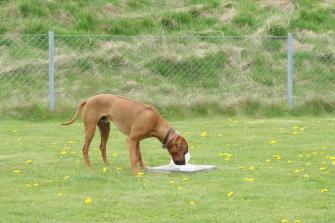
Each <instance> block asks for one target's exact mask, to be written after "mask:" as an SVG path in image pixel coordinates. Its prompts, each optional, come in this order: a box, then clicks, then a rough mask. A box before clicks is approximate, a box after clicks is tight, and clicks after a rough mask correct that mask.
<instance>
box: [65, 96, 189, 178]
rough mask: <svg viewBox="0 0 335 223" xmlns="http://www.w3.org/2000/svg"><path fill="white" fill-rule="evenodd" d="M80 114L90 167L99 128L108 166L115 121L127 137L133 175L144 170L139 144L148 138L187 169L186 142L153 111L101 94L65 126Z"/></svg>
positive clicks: (90, 100)
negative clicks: (109, 143)
mask: <svg viewBox="0 0 335 223" xmlns="http://www.w3.org/2000/svg"><path fill="white" fill-rule="evenodd" d="M80 111H81V112H82V118H83V122H84V126H85V143H84V146H83V150H82V153H83V156H84V161H85V164H86V166H87V167H90V160H89V158H88V149H89V146H90V143H91V141H92V139H93V137H94V134H95V129H96V126H98V127H99V130H100V135H101V144H100V150H101V156H102V160H103V161H104V163H105V164H107V163H108V162H107V158H106V144H107V140H108V137H109V130H110V123H109V121H112V122H113V123H114V124H116V126H117V127H118V129H119V130H120V131H121V132H123V133H124V134H126V135H128V138H127V143H128V150H129V157H130V167H131V168H132V170H133V173H135V174H137V173H139V169H138V167H137V165H136V164H137V163H138V164H139V165H140V167H142V168H143V167H144V163H143V161H142V157H141V152H140V141H141V140H142V139H145V138H149V137H156V138H157V139H158V140H159V141H161V142H162V144H163V148H167V150H168V151H169V153H170V155H171V157H172V160H173V161H174V163H175V164H177V165H185V154H186V153H187V152H188V145H187V142H186V140H185V139H184V138H183V137H182V136H180V135H179V134H178V133H177V132H176V131H175V130H174V129H173V128H172V127H171V126H170V125H169V124H168V122H167V121H166V120H165V119H163V118H162V117H161V116H160V114H159V113H158V111H157V110H156V109H155V108H154V107H152V106H150V105H145V104H141V103H138V102H135V101H132V100H130V99H128V98H125V97H121V96H116V95H111V94H100V95H96V96H93V97H90V98H88V99H87V100H85V101H84V102H82V103H81V104H80V106H79V108H78V110H77V112H76V114H75V116H74V117H73V119H72V120H70V121H69V122H67V123H64V124H63V125H70V124H72V123H73V122H74V121H75V119H76V118H77V116H78V114H79V113H80Z"/></svg>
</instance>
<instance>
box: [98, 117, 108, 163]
mask: <svg viewBox="0 0 335 223" xmlns="http://www.w3.org/2000/svg"><path fill="white" fill-rule="evenodd" d="M98 127H99V130H100V135H101V143H100V151H101V157H102V160H103V162H104V163H105V164H106V165H107V164H108V161H107V157H106V145H107V141H108V137H109V132H110V123H109V121H108V119H107V118H106V117H102V118H101V119H100V120H99V122H98Z"/></svg>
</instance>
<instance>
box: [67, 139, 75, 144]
mask: <svg viewBox="0 0 335 223" xmlns="http://www.w3.org/2000/svg"><path fill="white" fill-rule="evenodd" d="M68 143H69V144H75V143H76V142H75V141H72V140H70V141H69V142H68Z"/></svg>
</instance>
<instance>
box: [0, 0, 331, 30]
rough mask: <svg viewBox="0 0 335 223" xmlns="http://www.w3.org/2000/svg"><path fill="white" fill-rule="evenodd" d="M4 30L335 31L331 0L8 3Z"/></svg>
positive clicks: (25, 0)
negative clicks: (334, 29)
mask: <svg viewBox="0 0 335 223" xmlns="http://www.w3.org/2000/svg"><path fill="white" fill-rule="evenodd" d="M0 4H1V9H0V11H1V13H0V15H1V17H2V19H1V22H0V27H1V32H2V33H32V34H35V33H46V32H47V31H48V30H54V31H55V32H56V33H58V34H74V33H83V34H87V33H99V34H126V35H131V34H162V33H173V34H185V33H192V34H194V33H197V34H213V33H214V34H217V33H223V34H225V35H236V34H237V35H244V34H255V33H257V34H260V35H264V34H274V35H286V33H287V31H291V32H294V33H299V32H300V31H301V30H309V31H315V32H318V33H329V32H330V33H332V32H333V28H334V25H333V24H334V22H335V18H334V10H335V9H334V5H333V4H332V3H331V1H315V0H308V1H303V0H295V1H288V0H283V1H277V2H273V1H268V0H262V1H247V0H237V1H218V0H209V1H203V0H185V1H164V0H160V1H150V0H141V1H136V0H128V1H119V0H114V1H104V0H94V1H86V0H81V1H36V0H35V1H32V0H20V1H15V2H12V1H2V2H1V3H0Z"/></svg>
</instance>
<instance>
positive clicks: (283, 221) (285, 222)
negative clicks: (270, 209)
mask: <svg viewBox="0 0 335 223" xmlns="http://www.w3.org/2000/svg"><path fill="white" fill-rule="evenodd" d="M280 223H288V220H287V219H282V220H281V221H280Z"/></svg>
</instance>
